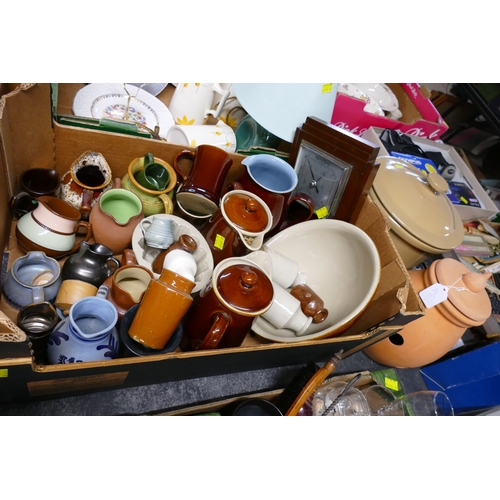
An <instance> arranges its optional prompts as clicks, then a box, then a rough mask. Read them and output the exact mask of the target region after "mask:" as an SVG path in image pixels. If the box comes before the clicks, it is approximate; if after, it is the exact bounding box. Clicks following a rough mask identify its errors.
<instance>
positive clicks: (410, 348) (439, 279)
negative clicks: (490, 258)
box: [365, 258, 491, 368]
mask: <svg viewBox="0 0 500 500" xmlns="http://www.w3.org/2000/svg"><path fill="white" fill-rule="evenodd" d="M408 274H409V275H410V278H411V280H412V283H413V285H414V287H415V289H416V291H417V292H418V293H420V292H422V291H423V290H425V289H428V288H429V287H431V286H433V285H434V286H436V285H437V284H439V285H442V286H441V287H439V291H440V292H443V290H445V293H447V298H446V300H444V301H443V302H440V303H437V304H436V305H433V306H432V307H426V308H425V315H424V316H421V317H419V318H418V319H416V320H414V321H412V322H411V323H408V324H407V325H406V326H405V327H404V328H403V329H402V330H400V331H399V332H398V333H395V334H393V335H391V336H390V337H388V338H386V339H384V340H381V341H380V342H377V343H376V344H374V345H372V346H370V347H368V348H366V349H365V353H366V354H367V355H368V356H369V357H370V358H372V359H373V360H374V361H376V362H377V363H381V364H383V365H387V366H393V367H396V368H417V367H420V366H424V365H427V364H429V363H433V362H434V361H436V360H438V359H439V358H440V357H442V356H444V355H445V354H446V353H447V352H449V351H450V349H451V348H452V347H453V346H454V345H455V344H456V343H457V342H458V341H459V339H460V338H461V337H462V335H463V334H464V333H465V330H466V329H467V328H470V327H473V326H481V325H482V324H483V323H484V322H485V321H486V320H487V319H488V317H489V316H490V314H491V302H490V299H489V297H488V294H487V293H486V290H485V285H486V281H487V280H488V279H489V277H490V274H489V273H488V274H480V273H475V272H471V271H469V269H468V268H467V267H466V266H464V265H463V264H462V263H461V262H459V261H457V260H455V259H450V258H445V259H440V260H436V261H434V262H433V263H432V264H431V265H430V266H429V268H428V269H426V270H424V271H422V270H419V271H417V270H410V271H408Z"/></svg>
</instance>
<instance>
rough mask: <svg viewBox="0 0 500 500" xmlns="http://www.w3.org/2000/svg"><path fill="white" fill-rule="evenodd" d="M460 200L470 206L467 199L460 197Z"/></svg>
mask: <svg viewBox="0 0 500 500" xmlns="http://www.w3.org/2000/svg"><path fill="white" fill-rule="evenodd" d="M460 200H461V201H463V202H464V203H465V204H466V205H468V204H469V200H467V198H464V197H463V196H460Z"/></svg>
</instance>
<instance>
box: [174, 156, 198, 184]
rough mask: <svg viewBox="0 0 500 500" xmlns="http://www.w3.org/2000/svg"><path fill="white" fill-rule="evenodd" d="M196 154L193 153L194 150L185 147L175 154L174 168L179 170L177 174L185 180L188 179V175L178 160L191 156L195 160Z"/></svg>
mask: <svg viewBox="0 0 500 500" xmlns="http://www.w3.org/2000/svg"><path fill="white" fill-rule="evenodd" d="M195 156H196V155H195V154H194V153H193V151H190V150H189V149H183V150H182V151H180V152H179V153H177V154H176V155H175V156H174V161H173V166H174V170H175V171H176V172H177V175H178V176H179V177H180V178H181V179H182V181H183V182H184V181H185V180H186V179H187V175H186V174H185V173H184V172H183V171H182V170H181V169H180V168H179V165H177V162H178V161H179V160H180V159H181V158H184V157H189V158H190V159H191V160H192V161H194V157H195Z"/></svg>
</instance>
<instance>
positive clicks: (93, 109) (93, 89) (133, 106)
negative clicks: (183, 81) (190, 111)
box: [73, 83, 174, 137]
mask: <svg viewBox="0 0 500 500" xmlns="http://www.w3.org/2000/svg"><path fill="white" fill-rule="evenodd" d="M73 113H74V114H75V115H76V116H84V117H87V118H96V119H101V118H107V119H110V120H126V121H130V122H134V123H137V124H139V125H144V126H146V127H148V128H149V129H151V130H154V129H155V127H156V126H158V127H159V129H160V131H159V135H160V136H161V137H166V135H167V132H168V130H169V129H170V127H172V126H173V125H174V118H173V116H172V113H170V111H169V109H168V108H167V106H166V105H165V104H163V102H161V101H160V100H159V99H158V98H156V97H155V96H153V95H151V94H150V93H149V92H146V91H145V90H144V89H140V88H138V87H135V86H134V85H129V84H123V83H90V84H89V85H86V86H85V87H83V88H82V89H80V90H79V91H78V92H77V93H76V95H75V98H74V100H73Z"/></svg>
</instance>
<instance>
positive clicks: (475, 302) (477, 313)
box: [429, 259, 491, 326]
mask: <svg viewBox="0 0 500 500" xmlns="http://www.w3.org/2000/svg"><path fill="white" fill-rule="evenodd" d="M429 271H431V275H430V279H431V281H436V282H438V283H441V284H442V285H446V286H452V288H450V289H449V290H448V301H447V302H448V304H446V302H445V303H443V305H444V306H448V307H447V309H448V310H449V312H451V313H453V312H454V310H455V309H456V311H457V312H458V313H461V314H463V315H464V316H466V317H467V318H470V319H471V326H473V324H475V323H478V324H483V323H484V322H485V321H486V320H487V319H488V317H489V316H490V314H491V301H490V299H489V297H488V294H487V293H486V289H485V285H486V281H487V280H488V278H489V276H490V274H489V273H488V274H480V273H475V272H471V271H470V270H469V269H468V268H467V267H466V266H464V265H463V264H462V263H461V262H459V261H457V260H455V259H441V260H438V261H435V262H433V263H432V265H431V267H430V268H429Z"/></svg>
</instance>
